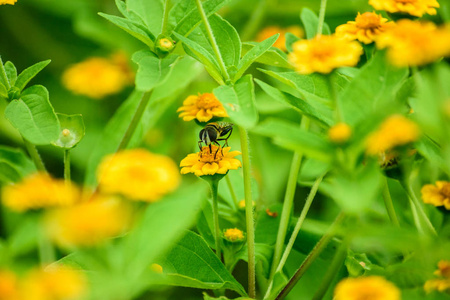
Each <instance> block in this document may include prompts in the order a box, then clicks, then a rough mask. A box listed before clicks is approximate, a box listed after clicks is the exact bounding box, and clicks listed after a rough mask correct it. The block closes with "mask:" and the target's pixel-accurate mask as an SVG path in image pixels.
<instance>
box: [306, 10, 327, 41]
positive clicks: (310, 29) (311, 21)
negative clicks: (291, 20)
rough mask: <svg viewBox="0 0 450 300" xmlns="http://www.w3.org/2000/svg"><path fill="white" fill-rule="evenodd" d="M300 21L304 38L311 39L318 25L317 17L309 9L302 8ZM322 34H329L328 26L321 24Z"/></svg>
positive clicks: (315, 33)
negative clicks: (304, 33)
mask: <svg viewBox="0 0 450 300" xmlns="http://www.w3.org/2000/svg"><path fill="white" fill-rule="evenodd" d="M300 19H301V20H302V23H303V27H304V28H305V32H306V38H307V39H312V38H313V37H315V36H316V35H317V26H318V24H319V18H318V17H317V15H316V14H315V13H314V12H313V11H312V10H311V9H309V8H306V7H305V8H303V9H302V12H301V13H300ZM322 33H323V34H331V30H330V26H328V24H326V23H324V24H323V29H322Z"/></svg>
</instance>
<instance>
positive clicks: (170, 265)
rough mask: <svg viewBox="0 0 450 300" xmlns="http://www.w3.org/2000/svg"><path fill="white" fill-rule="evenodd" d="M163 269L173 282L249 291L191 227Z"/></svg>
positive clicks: (194, 286)
mask: <svg viewBox="0 0 450 300" xmlns="http://www.w3.org/2000/svg"><path fill="white" fill-rule="evenodd" d="M163 270H164V274H165V275H167V277H168V279H169V284H172V285H177V286H185V287H193V288H201V289H230V290H233V291H236V292H238V293H239V294H241V295H242V296H245V295H246V292H245V290H244V288H243V287H242V285H241V284H239V282H237V281H236V279H234V277H233V276H232V275H231V274H230V273H229V272H228V271H227V269H226V268H225V266H224V265H223V264H222V262H221V261H220V260H219V259H218V258H217V256H216V255H215V254H214V252H212V251H211V249H210V248H209V247H208V244H207V243H206V242H205V240H204V239H203V238H202V237H201V236H199V235H197V234H196V233H194V232H192V231H188V232H187V234H186V235H185V236H184V237H183V238H182V239H181V240H180V241H179V242H178V243H177V244H176V245H175V247H174V248H173V249H172V250H171V251H170V252H169V253H168V254H167V256H166V257H165V263H164V264H163Z"/></svg>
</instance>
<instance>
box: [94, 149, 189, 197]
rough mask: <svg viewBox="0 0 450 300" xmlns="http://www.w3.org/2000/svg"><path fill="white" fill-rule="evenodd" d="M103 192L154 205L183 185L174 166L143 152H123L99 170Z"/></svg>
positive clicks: (133, 150) (98, 174) (135, 150)
mask: <svg viewBox="0 0 450 300" xmlns="http://www.w3.org/2000/svg"><path fill="white" fill-rule="evenodd" d="M97 178H98V182H99V187H100V190H101V191H102V192H103V193H107V194H120V195H123V196H125V197H127V198H129V199H130V200H141V201H146V202H154V201H157V200H159V199H160V198H161V197H162V196H164V195H165V194H167V193H170V192H172V191H174V190H175V189H176V188H177V187H178V185H179V183H180V180H181V178H180V174H179V173H178V168H177V166H176V164H175V162H174V161H173V160H172V159H171V158H170V157H167V156H164V155H159V154H153V153H150V152H149V151H147V150H144V149H132V150H124V151H120V152H118V153H116V154H113V155H109V156H107V157H105V158H104V159H103V161H102V162H101V164H100V166H99V167H98V172H97Z"/></svg>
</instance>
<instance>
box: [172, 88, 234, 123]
mask: <svg viewBox="0 0 450 300" xmlns="http://www.w3.org/2000/svg"><path fill="white" fill-rule="evenodd" d="M177 112H181V113H180V115H179V117H180V118H183V121H192V120H194V119H197V120H198V121H200V122H208V121H209V120H211V119H212V118H214V117H219V118H224V117H228V114H227V111H226V110H225V108H224V107H223V105H222V103H220V101H219V100H217V98H216V96H214V94H211V93H204V94H199V95H198V96H194V95H191V96H189V97H187V98H186V100H184V102H183V106H181V107H180V108H178V110H177Z"/></svg>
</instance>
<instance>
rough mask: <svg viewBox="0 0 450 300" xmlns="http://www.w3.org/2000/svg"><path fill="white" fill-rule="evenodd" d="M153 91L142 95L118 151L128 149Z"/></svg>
mask: <svg viewBox="0 0 450 300" xmlns="http://www.w3.org/2000/svg"><path fill="white" fill-rule="evenodd" d="M151 94H152V92H151V91H149V92H146V93H144V95H142V98H141V101H140V102H139V105H138V107H137V108H136V111H135V112H134V115H133V118H132V119H131V122H130V125H128V128H127V131H126V132H125V134H124V135H123V137H122V140H121V141H120V144H119V147H118V148H117V150H116V152H117V151H120V150H123V149H126V148H127V146H128V143H129V142H130V140H131V138H132V137H133V134H134V132H135V130H136V128H137V126H138V125H139V122H140V121H141V118H142V115H143V114H144V112H145V108H146V107H147V104H148V102H149V101H150V96H151Z"/></svg>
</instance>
